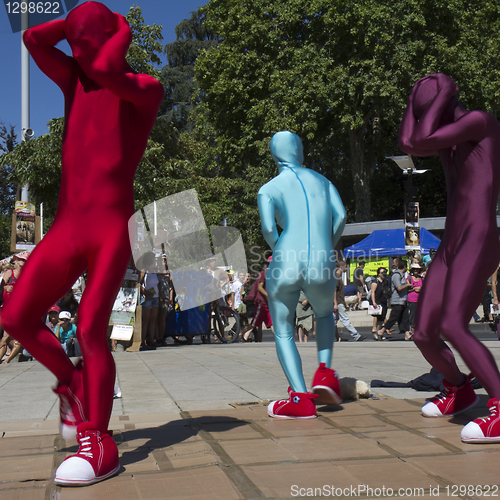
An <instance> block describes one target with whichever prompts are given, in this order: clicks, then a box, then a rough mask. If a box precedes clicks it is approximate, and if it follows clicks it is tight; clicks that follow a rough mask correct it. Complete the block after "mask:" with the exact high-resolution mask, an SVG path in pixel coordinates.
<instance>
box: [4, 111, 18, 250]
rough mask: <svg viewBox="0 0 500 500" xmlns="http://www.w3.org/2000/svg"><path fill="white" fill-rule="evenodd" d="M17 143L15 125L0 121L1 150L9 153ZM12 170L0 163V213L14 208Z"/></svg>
mask: <svg viewBox="0 0 500 500" xmlns="http://www.w3.org/2000/svg"><path fill="white" fill-rule="evenodd" d="M16 144H17V135H16V133H15V130H14V126H13V125H9V128H7V126H6V125H5V124H4V123H3V122H2V121H0V151H1V152H2V153H9V152H11V151H13V150H14V148H15V147H16ZM0 158H1V156H0ZM11 170H12V167H11V166H10V165H9V164H5V163H0V214H11V213H12V210H13V209H14V202H15V201H16V185H15V184H13V183H12V182H9V175H10V172H11ZM2 234H3V233H2ZM0 255H3V254H0Z"/></svg>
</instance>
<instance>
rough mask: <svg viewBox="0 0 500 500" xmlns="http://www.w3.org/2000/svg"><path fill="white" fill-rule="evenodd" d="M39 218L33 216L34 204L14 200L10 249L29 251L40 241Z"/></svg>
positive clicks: (13, 250)
mask: <svg viewBox="0 0 500 500" xmlns="http://www.w3.org/2000/svg"><path fill="white" fill-rule="evenodd" d="M40 239H41V231H40V218H39V217H36V216H35V206H34V205H33V204H31V203H28V202H26V201H16V205H15V208H14V213H13V214H12V234H11V240H10V250H11V251H12V252H19V251H20V250H28V251H31V250H33V249H34V248H35V246H36V244H37V243H39V242H40Z"/></svg>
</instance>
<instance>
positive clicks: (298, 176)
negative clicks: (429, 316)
mask: <svg viewBox="0 0 500 500" xmlns="http://www.w3.org/2000/svg"><path fill="white" fill-rule="evenodd" d="M270 149H271V154H272V156H273V159H274V161H275V162H276V163H277V165H278V170H279V175H278V176H277V177H275V178H274V179H272V180H271V181H269V182H268V183H267V184H265V185H264V186H262V188H261V189H260V190H259V194H258V198H257V201H258V205H259V212H260V217H261V221H262V234H263V236H264V238H265V240H266V241H267V243H268V244H269V246H270V247H271V249H272V250H273V258H272V261H271V264H270V266H269V269H268V272H267V278H266V290H267V293H268V299H269V311H270V313H271V318H272V321H273V325H274V335H275V337H276V350H277V353H278V358H279V360H280V363H281V366H282V368H283V370H284V372H285V375H286V377H287V379H288V382H289V384H290V390H289V392H290V398H289V399H288V400H284V401H276V402H273V403H271V404H270V405H269V407H268V413H269V415H271V416H273V417H281V418H314V417H315V416H316V408H315V405H314V402H313V400H314V398H315V397H316V396H315V395H313V394H312V393H308V392H307V388H306V384H305V381H304V376H303V374H302V363H301V360H300V356H299V353H298V350H297V347H296V345H295V341H294V321H293V320H294V312H295V307H296V305H297V302H298V299H299V294H300V290H301V289H302V290H303V291H304V293H305V294H306V296H307V299H308V300H309V302H310V303H311V305H312V308H313V310H314V314H315V317H316V324H317V326H316V341H317V346H318V358H319V362H320V369H319V370H318V372H321V373H319V374H318V372H317V373H316V376H315V379H314V381H313V392H318V394H320V395H321V394H322V393H323V392H324V393H325V396H326V399H330V400H331V401H326V400H325V402H332V403H334V402H335V403H338V402H340V396H339V388H338V381H337V379H336V377H335V374H334V371H333V370H331V369H330V364H331V361H332V354H333V341H334V338H335V323H334V318H333V302H334V297H335V286H336V278H335V267H336V262H335V253H334V248H335V245H336V244H337V242H338V240H339V239H340V236H341V234H342V231H343V229H344V226H345V217H346V213H345V209H344V206H343V204H342V201H341V199H340V196H339V194H338V192H337V190H336V189H335V186H334V185H333V184H332V183H331V182H330V181H329V180H328V179H326V178H325V177H323V176H322V175H321V174H318V173H317V172H314V171H313V170H310V169H308V168H304V167H302V162H303V159H304V157H303V151H302V142H301V140H300V138H299V137H298V136H297V135H295V134H293V133H291V132H278V133H277V134H275V135H274V136H273V138H272V139H271V145H270ZM276 222H277V223H278V224H279V226H280V227H281V228H282V229H283V231H282V232H281V234H279V233H278V229H277V224H276ZM315 382H317V383H315ZM315 386H317V387H316V389H317V390H316V391H315ZM328 395H329V396H330V398H328ZM321 398H323V396H322V395H321Z"/></svg>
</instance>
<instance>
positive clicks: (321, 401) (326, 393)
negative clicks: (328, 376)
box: [311, 385, 342, 405]
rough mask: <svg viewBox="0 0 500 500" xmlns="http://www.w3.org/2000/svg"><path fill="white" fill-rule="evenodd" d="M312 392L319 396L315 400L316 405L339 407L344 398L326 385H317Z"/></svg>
mask: <svg viewBox="0 0 500 500" xmlns="http://www.w3.org/2000/svg"><path fill="white" fill-rule="evenodd" d="M311 392H312V393H313V394H317V395H318V396H319V397H317V398H316V399H315V400H314V403H315V404H316V405H339V404H340V403H342V398H341V397H339V395H338V394H337V393H336V392H335V391H334V390H332V389H331V388H330V387H328V386H326V385H316V386H314V387H313V388H312V389H311Z"/></svg>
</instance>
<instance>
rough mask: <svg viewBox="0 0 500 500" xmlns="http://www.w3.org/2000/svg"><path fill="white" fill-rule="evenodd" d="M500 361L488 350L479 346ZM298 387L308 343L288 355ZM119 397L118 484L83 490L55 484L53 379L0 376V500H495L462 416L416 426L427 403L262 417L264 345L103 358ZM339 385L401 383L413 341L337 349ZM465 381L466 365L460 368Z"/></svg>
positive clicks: (266, 373) (278, 386) (401, 396)
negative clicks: (307, 416)
mask: <svg viewBox="0 0 500 500" xmlns="http://www.w3.org/2000/svg"><path fill="white" fill-rule="evenodd" d="M486 344H487V345H488V347H489V348H490V349H491V350H492V352H493V354H494V356H495V358H496V359H497V360H499V359H500V342H498V341H493V340H492V341H487V342H486ZM299 350H300V353H301V356H302V360H303V368H304V373H305V375H306V380H307V382H308V383H310V381H311V378H312V375H313V373H314V371H315V369H316V368H317V361H316V346H315V344H314V343H310V344H307V345H299ZM114 356H115V361H116V365H117V370H118V382H119V385H120V388H121V391H122V397H121V398H120V399H115V401H114V407H113V415H112V419H111V423H110V428H111V429H112V430H113V431H114V439H115V440H116V442H117V443H118V448H119V451H120V456H121V458H120V464H121V466H122V468H121V471H120V474H119V475H117V476H116V477H114V478H111V479H109V480H107V481H104V482H102V483H99V484H96V485H93V486H88V487H84V488H61V487H57V486H55V485H54V483H53V477H54V473H55V469H56V468H57V467H58V465H59V464H60V463H61V462H62V460H64V458H65V457H66V456H67V455H69V454H71V453H72V452H74V451H75V450H76V448H71V449H67V448H65V443H64V441H62V440H61V439H60V438H59V436H58V401H57V399H56V397H55V395H54V394H53V393H52V392H51V390H50V386H51V385H53V384H54V378H53V376H52V375H51V374H50V373H49V372H48V371H47V370H45V369H44V368H43V367H42V366H41V365H40V364H38V363H37V362H23V363H12V364H10V365H3V366H0V405H1V411H0V431H1V434H0V435H1V440H0V476H1V480H0V500H38V499H44V500H45V499H47V500H48V499H58V500H59V499H60V500H67V499H71V500H73V499H75V500H80V499H85V500H87V499H99V500H101V499H109V500H111V499H117V500H129V499H130V500H135V499H148V500H149V499H163V498H179V499H211V498H213V499H223V500H225V499H233V498H234V499H250V498H300V497H306V498H307V497H309V498H310V497H312V496H314V497H320V496H323V497H326V498H328V497H340V498H389V497H391V496H399V497H402V496H408V497H412V498H417V497H418V498H436V497H437V496H442V497H455V498H481V497H482V496H490V497H495V496H499V495H500V490H499V489H498V485H500V474H499V472H498V470H499V464H500V445H494V444H493V445H466V444H463V443H462V442H461V441H460V430H461V428H462V426H463V425H464V424H466V423H467V422H468V421H469V420H470V419H473V418H476V417H478V416H485V415H486V413H487V410H486V402H487V400H488V397H487V396H486V394H485V392H484V390H480V391H478V393H479V394H480V403H479V404H478V405H477V406H476V407H475V408H474V409H472V410H469V411H468V412H466V413H464V414H463V415H461V416H460V417H455V418H445V419H426V418H423V417H422V416H421V414H420V407H421V405H422V403H423V401H424V400H425V398H426V397H428V396H429V393H421V392H417V391H414V390H413V389H409V388H398V389H391V388H377V389H373V392H375V395H376V397H374V398H371V399H360V400H358V401H346V402H344V404H343V405H342V406H339V407H319V409H318V415H319V417H318V418H317V419H313V420H302V421H298V420H278V419H272V418H270V417H268V416H267V412H266V406H267V403H268V401H269V400H272V399H279V398H285V397H286V389H287V383H286V381H285V377H284V374H283V372H282V370H281V367H280V365H279V363H278V361H277V358H276V352H275V347H274V343H272V342H265V343H263V344H235V345H216V344H210V345H201V344H198V345H196V344H195V345H182V346H173V345H171V346H168V347H163V348H160V349H157V350H156V351H149V352H137V353H130V352H121V353H115V354H114ZM333 367H334V368H335V369H336V370H338V372H339V375H340V377H355V378H357V379H359V380H364V381H366V382H368V383H370V381H371V380H372V379H379V380H384V381H393V382H407V381H409V380H411V379H413V378H415V377H418V376H419V375H422V374H423V373H426V372H428V371H429V366H428V365H427V363H426V362H425V360H424V359H423V358H422V356H421V354H420V353H419V351H418V349H417V348H416V347H415V345H414V344H413V343H412V342H404V341H389V342H366V341H365V342H361V343H359V342H358V343H354V342H340V343H336V344H335V352H334V364H333ZM464 370H465V367H464Z"/></svg>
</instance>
